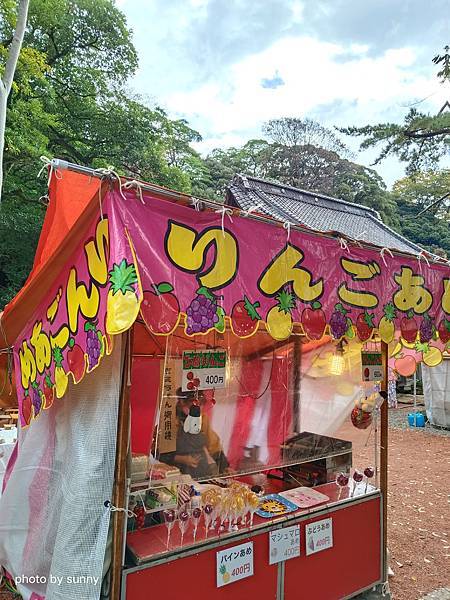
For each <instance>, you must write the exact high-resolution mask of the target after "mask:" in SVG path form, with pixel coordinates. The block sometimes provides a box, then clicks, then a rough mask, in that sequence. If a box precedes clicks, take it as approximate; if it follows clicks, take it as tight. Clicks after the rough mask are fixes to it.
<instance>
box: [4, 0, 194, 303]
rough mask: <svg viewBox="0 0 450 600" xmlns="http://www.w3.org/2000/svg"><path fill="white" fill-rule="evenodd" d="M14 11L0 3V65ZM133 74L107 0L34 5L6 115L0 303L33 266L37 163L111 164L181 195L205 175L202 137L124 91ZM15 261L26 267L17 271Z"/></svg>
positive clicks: (124, 31)
mask: <svg viewBox="0 0 450 600" xmlns="http://www.w3.org/2000/svg"><path fill="white" fill-rule="evenodd" d="M12 6H13V3H12V0H7V1H5V2H2V3H1V4H0V60H1V59H2V58H4V57H6V56H7V54H8V48H9V46H10V44H11V43H12V42H11V40H12V36H13V31H14V29H13V28H14V22H15V21H14V19H13V18H12V16H11V7H12ZM136 68H137V55H136V51H135V48H134V46H133V44H132V41H131V31H130V30H129V28H128V26H127V23H126V19H125V16H124V15H123V13H122V12H121V11H120V10H119V9H118V8H117V7H116V6H115V3H114V1H113V0H31V2H30V8H29V19H28V25H27V28H26V31H25V36H24V42H23V46H22V51H21V53H20V56H19V61H18V65H17V69H16V74H15V80H14V84H13V86H12V90H11V94H10V95H9V99H8V107H7V125H6V135H5V139H6V145H5V156H4V158H5V160H4V164H5V175H6V177H5V185H4V199H5V208H4V209H2V212H3V211H5V214H1V215H0V238H1V239H2V244H0V285H2V286H3V290H4V291H3V292H2V296H1V298H0V303H3V302H5V301H6V300H8V299H9V298H10V297H11V296H12V295H13V294H14V293H15V292H16V291H17V290H18V288H19V287H20V285H21V284H22V283H23V280H24V279H25V277H26V274H27V272H28V271H29V269H30V267H31V264H32V259H33V255H34V251H35V246H36V240H37V238H38V234H39V231H40V228H41V224H42V219H43V215H44V207H43V205H42V203H39V201H38V200H39V198H40V197H41V196H42V195H43V194H45V192H46V189H45V181H44V178H43V179H42V180H37V179H36V173H37V171H38V170H39V168H40V166H41V164H40V162H39V157H40V156H41V155H47V156H49V157H53V156H55V157H58V158H62V159H66V160H68V161H71V162H76V163H79V164H83V165H87V166H91V167H94V168H95V167H106V166H109V165H113V166H114V167H115V168H116V169H117V170H118V171H119V172H120V173H121V174H124V175H129V176H131V177H134V178H140V179H144V180H151V181H153V182H155V183H158V184H161V185H165V186H168V187H174V188H176V189H179V190H181V191H186V192H189V191H190V190H191V180H192V179H193V178H196V177H198V178H199V180H201V177H202V176H204V173H205V170H204V166H203V163H202V161H201V159H200V157H199V156H198V154H197V153H196V152H195V151H194V150H193V149H192V148H191V146H190V144H191V142H193V141H198V140H199V139H200V135H199V134H198V133H197V132H196V131H194V130H192V129H191V128H190V127H189V125H188V124H187V123H186V122H185V121H183V120H175V121H174V120H171V119H170V118H169V117H168V115H167V114H166V113H165V112H164V111H163V110H162V109H160V108H158V107H153V106H149V105H148V104H147V103H146V102H145V101H144V100H143V99H142V98H139V97H137V96H133V95H131V94H130V93H129V92H128V91H127V87H126V86H127V82H128V81H129V78H130V77H131V76H132V75H133V74H134V72H135V70H136ZM29 204H32V206H28V205H29ZM6 211H7V212H8V214H6ZM11 223H14V227H13V228H11V227H12V226H11ZM21 232H22V233H21ZM20 239H22V243H21V244H20V243H18V240H20ZM15 263H16V264H17V265H22V264H23V268H21V267H20V268H17V270H16V271H14V269H12V268H11V265H14V264H15Z"/></svg>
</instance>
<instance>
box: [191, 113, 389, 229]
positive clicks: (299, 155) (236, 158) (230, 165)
mask: <svg viewBox="0 0 450 600" xmlns="http://www.w3.org/2000/svg"><path fill="white" fill-rule="evenodd" d="M263 130H264V131H265V132H266V133H267V135H268V136H269V137H270V140H271V141H267V140H263V139H262V140H261V139H255V140H250V141H248V142H247V143H246V144H244V146H242V147H241V148H228V149H227V150H220V149H216V150H213V151H212V152H211V153H210V154H209V155H208V157H207V158H206V161H205V165H206V167H207V170H208V173H209V176H208V177H207V178H206V179H207V183H206V185H204V186H203V187H201V188H195V191H196V192H197V193H198V194H199V195H206V196H207V197H209V198H213V199H219V198H223V197H224V195H225V190H226V186H227V185H228V184H229V182H230V181H231V179H232V178H233V176H234V174H235V173H244V174H246V175H251V176H253V177H258V178H261V179H271V180H274V181H278V182H281V183H284V184H286V185H290V186H293V187H297V188H302V189H305V190H309V191H314V192H318V193H322V194H325V195H329V196H335V197H338V198H341V199H343V200H347V201H349V202H357V203H359V204H364V205H366V206H370V207H372V208H375V209H376V210H378V211H379V212H380V214H381V216H382V218H383V219H384V221H385V222H386V223H388V224H389V225H391V226H393V227H396V226H398V225H399V222H398V217H397V213H396V207H395V202H394V201H393V200H392V198H391V196H390V194H389V193H388V192H387V191H386V186H385V184H384V182H383V180H382V179H381V177H380V176H379V175H378V174H377V173H376V172H375V171H374V170H372V169H368V168H366V167H363V166H362V165H358V164H356V163H354V162H352V161H350V160H349V159H348V158H345V155H346V154H347V151H346V149H345V147H344V146H343V145H340V144H339V140H338V138H337V137H336V136H335V134H334V133H333V132H331V131H329V130H327V129H326V128H324V127H322V126H321V125H319V124H318V123H315V122H314V121H311V120H309V119H307V120H305V121H302V120H301V119H277V120H274V121H269V122H268V123H266V125H265V126H264V127H263ZM313 142H314V143H313ZM327 147H328V148H327ZM341 147H342V153H343V154H339V153H338V152H337V151H336V150H332V149H330V148H341Z"/></svg>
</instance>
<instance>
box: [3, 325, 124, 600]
mask: <svg viewBox="0 0 450 600" xmlns="http://www.w3.org/2000/svg"><path fill="white" fill-rule="evenodd" d="M121 362H122V361H121V340H120V337H117V338H115V348H114V351H113V353H112V355H111V356H110V357H108V358H106V359H105V360H104V361H103V362H102V364H101V366H100V367H99V368H98V369H96V370H95V371H94V372H93V373H92V374H91V375H90V376H89V377H87V378H86V379H84V380H83V381H82V382H80V383H79V384H78V385H77V386H73V385H72V386H71V387H70V389H69V390H68V392H67V394H66V396H65V397H64V400H63V401H60V400H55V403H54V404H53V406H52V407H51V408H50V409H48V410H46V411H43V412H42V413H41V415H40V416H39V418H38V419H36V421H33V423H32V425H31V426H30V427H29V428H28V429H26V430H24V431H21V432H20V433H19V453H18V457H17V461H16V463H15V465H14V468H13V470H12V472H11V476H10V479H9V481H8V483H7V485H6V488H5V491H4V494H3V496H2V497H1V498H0V565H2V566H3V567H5V568H6V569H7V570H8V572H9V573H10V574H11V575H12V576H13V577H14V578H16V581H17V582H18V586H17V587H18V589H19V591H20V593H21V594H22V596H23V598H24V600H29V598H30V597H31V594H32V593H33V592H35V593H36V594H39V595H41V596H43V597H45V599H46V600H97V599H98V598H99V595H100V588H101V583H102V571H103V562H104V556H105V546H106V540H107V535H108V526H109V521H110V513H109V510H108V509H107V508H105V506H104V502H105V500H109V499H110V498H111V492H112V485H113V478H114V462H115V448H116V431H117V413H118V401H119V394H120V379H121V371H122V369H121ZM17 578H18V579H17Z"/></svg>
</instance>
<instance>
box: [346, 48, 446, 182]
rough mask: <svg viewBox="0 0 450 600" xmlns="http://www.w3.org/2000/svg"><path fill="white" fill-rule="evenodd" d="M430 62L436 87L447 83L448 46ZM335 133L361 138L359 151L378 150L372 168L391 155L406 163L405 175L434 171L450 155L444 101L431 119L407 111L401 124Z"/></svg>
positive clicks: (425, 115)
mask: <svg viewBox="0 0 450 600" xmlns="http://www.w3.org/2000/svg"><path fill="white" fill-rule="evenodd" d="M433 62H434V64H435V65H438V66H439V68H440V70H439V71H438V73H437V77H438V79H439V81H440V83H441V84H444V83H448V82H450V48H449V46H445V48H444V54H443V55H437V56H435V57H434V59H433ZM339 131H341V132H342V133H345V134H347V135H350V136H354V137H362V138H364V139H363V141H362V143H361V146H360V147H361V149H362V150H365V149H368V148H374V147H381V151H380V153H379V155H378V157H377V158H376V160H375V164H378V163H380V162H381V161H382V160H383V159H384V158H386V157H388V156H391V155H393V156H396V157H397V158H399V159H400V160H401V161H402V162H404V163H406V165H407V173H408V174H411V173H416V172H418V171H420V170H429V169H435V168H437V166H438V165H439V163H440V161H441V159H442V158H443V157H445V156H447V157H448V156H449V155H450V102H449V100H446V101H445V102H444V104H443V106H442V107H441V108H440V110H439V112H438V113H437V114H434V115H432V114H426V113H424V112H420V111H419V110H417V109H416V108H410V110H409V111H408V113H407V114H406V116H405V118H404V122H403V123H402V124H398V123H379V124H377V125H366V126H365V127H352V126H351V127H345V128H341V129H339Z"/></svg>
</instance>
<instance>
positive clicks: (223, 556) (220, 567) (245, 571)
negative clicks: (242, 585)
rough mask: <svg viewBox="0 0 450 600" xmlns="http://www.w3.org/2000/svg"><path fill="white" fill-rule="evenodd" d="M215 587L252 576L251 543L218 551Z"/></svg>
mask: <svg viewBox="0 0 450 600" xmlns="http://www.w3.org/2000/svg"><path fill="white" fill-rule="evenodd" d="M216 565H217V587H222V586H224V585H228V584H229V583H233V582H234V581H238V580H239V579H245V577H250V576H251V575H253V542H248V543H247V544H240V545H239V546H233V547H232V548H227V549H226V550H220V551H219V552H217V554H216Z"/></svg>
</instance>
